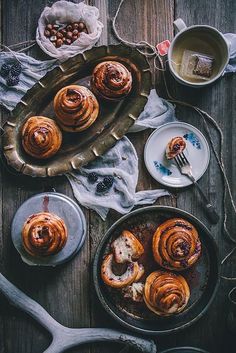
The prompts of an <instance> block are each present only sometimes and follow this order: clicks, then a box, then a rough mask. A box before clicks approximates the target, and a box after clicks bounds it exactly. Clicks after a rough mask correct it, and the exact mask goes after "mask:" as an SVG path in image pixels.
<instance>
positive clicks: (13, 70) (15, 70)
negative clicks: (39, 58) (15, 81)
mask: <svg viewBox="0 0 236 353" xmlns="http://www.w3.org/2000/svg"><path fill="white" fill-rule="evenodd" d="M10 71H11V74H12V76H19V75H20V74H21V71H22V66H21V64H20V63H18V62H17V63H15V64H13V65H12V67H11V70H10Z"/></svg>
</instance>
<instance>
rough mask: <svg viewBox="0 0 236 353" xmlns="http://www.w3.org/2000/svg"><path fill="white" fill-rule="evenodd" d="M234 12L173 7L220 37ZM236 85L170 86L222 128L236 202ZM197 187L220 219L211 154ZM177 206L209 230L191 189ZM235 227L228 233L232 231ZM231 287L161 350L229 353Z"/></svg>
mask: <svg viewBox="0 0 236 353" xmlns="http://www.w3.org/2000/svg"><path fill="white" fill-rule="evenodd" d="M235 10H236V7H235V2H233V1H230V0H228V1H224V2H223V1H220V0H216V1H212V2H207V3H206V2H205V1H203V0H199V1H191V2H189V1H186V0H181V1H179V0H177V1H175V16H176V18H178V17H181V18H182V19H183V20H184V21H185V22H186V24H187V25H193V24H209V25H212V26H215V27H217V28H218V29H219V30H221V31H222V32H235V26H236V22H235V15H234V14H235ZM219 14H220V15H219ZM226 19H227V20H226ZM235 79H236V77H230V78H229V77H224V78H222V79H221V80H220V81H218V82H217V83H216V84H215V85H213V86H211V87H208V88H206V89H202V90H199V91H198V90H194V89H189V88H186V87H183V86H181V85H179V84H174V83H173V79H172V80H171V82H172V83H173V86H172V84H171V86H172V91H173V92H175V96H178V97H179V98H181V99H184V100H186V101H188V102H192V103H194V104H197V105H198V106H200V107H201V108H202V109H204V110H206V111H207V112H209V113H210V114H211V115H212V116H213V117H214V118H215V119H216V120H217V121H218V123H219V124H220V126H221V127H222V129H223V132H224V136H225V141H226V144H225V147H224V157H225V161H226V167H227V171H228V175H229V177H230V181H231V185H232V186H233V188H234V196H235V186H234V185H233V182H232V181H233V179H232V178H233V176H234V177H235V161H234V159H235V155H234V151H233V148H232V146H233V145H232V142H231V141H234V140H235V137H234V134H233V126H234V124H235V119H234V118H233V117H234V114H233V112H234V111H235V101H236V100H235V92H234V90H233V87H234V85H235ZM173 87H174V89H173ZM177 117H178V118H179V119H180V120H183V121H186V122H189V123H190V124H193V125H195V126H196V127H198V128H199V129H200V130H202V132H203V133H204V134H205V135H206V131H205V130H204V126H203V124H202V122H201V121H200V118H199V117H198V116H197V115H196V114H195V113H193V112H192V111H191V110H188V109H186V108H181V109H178V114H177ZM211 131H212V129H211ZM212 136H213V140H214V141H215V143H216V146H217V145H218V141H219V140H218V136H217V134H216V133H214V132H213V131H212ZM199 183H200V185H201V186H202V187H203V189H204V190H205V192H206V193H207V195H208V196H209V197H210V199H211V200H212V202H213V203H214V204H215V205H216V208H217V211H218V212H219V214H221V215H222V178H221V175H220V171H219V168H218V166H217V164H216V161H215V158H214V156H213V153H212V151H211V161H210V165H209V168H208V171H207V172H206V174H205V175H204V176H203V177H202V179H201V180H200V181H199ZM177 205H178V207H180V208H182V209H185V210H187V211H189V212H191V213H193V214H194V215H195V216H197V217H198V218H199V219H201V220H202V221H203V222H204V223H205V224H206V225H207V226H210V223H209V221H208V219H207V217H206V215H205V213H204V209H203V208H202V207H201V204H200V200H199V197H198V194H197V192H196V190H194V189H193V188H187V189H186V190H183V191H182V190H181V191H180V192H179V193H178V196H177ZM229 215H230V214H229ZM229 218H230V216H229ZM221 220H222V218H221ZM234 227H235V225H234ZM234 227H232V228H231V232H232V231H233V229H235V228H234ZM210 228H211V229H212V233H213V235H214V237H215V239H216V240H217V244H218V246H219V249H220V256H221V257H223V255H225V254H226V251H227V250H229V248H230V246H229V244H227V242H225V237H224V235H223V234H222V222H219V224H218V225H217V226H214V227H213V226H212V227H210ZM231 266H232V262H231ZM231 269H232V267H231ZM231 271H232V270H231ZM229 272H230V271H229ZM229 272H228V273H229ZM231 287H232V284H229V283H225V282H222V283H221V287H220V290H219V292H218V294H217V298H216V300H215V302H214V303H213V305H212V307H211V308H210V310H209V312H208V313H207V315H206V316H205V317H204V318H203V319H201V320H200V321H199V322H198V323H197V324H196V325H194V326H193V327H191V328H189V329H187V330H186V331H185V332H184V333H180V334H177V335H174V342H173V341H172V342H169V341H168V339H165V338H163V339H161V346H163V347H165V348H166V347H170V346H173V345H174V344H176V345H190V344H191V345H195V346H197V347H201V348H205V349H207V350H209V351H210V352H216V353H218V352H222V351H227V352H233V345H232V336H231V337H230V335H228V334H227V332H226V324H225V323H226V316H227V310H225V309H224V308H226V307H227V298H226V297H227V293H228V290H229V288H231ZM206 332H207V335H206ZM213 337H214V339H213Z"/></svg>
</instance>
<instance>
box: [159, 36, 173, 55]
mask: <svg viewBox="0 0 236 353" xmlns="http://www.w3.org/2000/svg"><path fill="white" fill-rule="evenodd" d="M169 47H170V41H169V40H168V39H166V40H164V41H163V42H161V43H158V44H157V45H156V49H157V52H158V54H159V55H160V56H164V55H166V54H167V52H168V49H169Z"/></svg>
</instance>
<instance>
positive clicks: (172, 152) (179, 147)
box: [166, 136, 186, 159]
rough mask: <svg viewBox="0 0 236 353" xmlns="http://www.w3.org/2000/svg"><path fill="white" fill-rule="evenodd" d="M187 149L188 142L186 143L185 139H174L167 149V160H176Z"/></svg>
mask: <svg viewBox="0 0 236 353" xmlns="http://www.w3.org/2000/svg"><path fill="white" fill-rule="evenodd" d="M185 148H186V142H185V141H184V139H183V137H181V136H177V137H173V138H172V139H171V140H170V142H169V143H168V145H167V147H166V158H167V159H173V158H175V157H176V156H178V154H180V153H181V152H183V150H184V149H185Z"/></svg>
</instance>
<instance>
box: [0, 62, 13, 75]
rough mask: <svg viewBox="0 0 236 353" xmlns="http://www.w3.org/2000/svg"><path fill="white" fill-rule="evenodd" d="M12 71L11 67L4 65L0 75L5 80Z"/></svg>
mask: <svg viewBox="0 0 236 353" xmlns="http://www.w3.org/2000/svg"><path fill="white" fill-rule="evenodd" d="M10 70H11V65H9V64H3V65H2V67H1V71H0V75H1V76H2V77H4V78H5V77H7V76H8V74H9V72H10Z"/></svg>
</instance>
